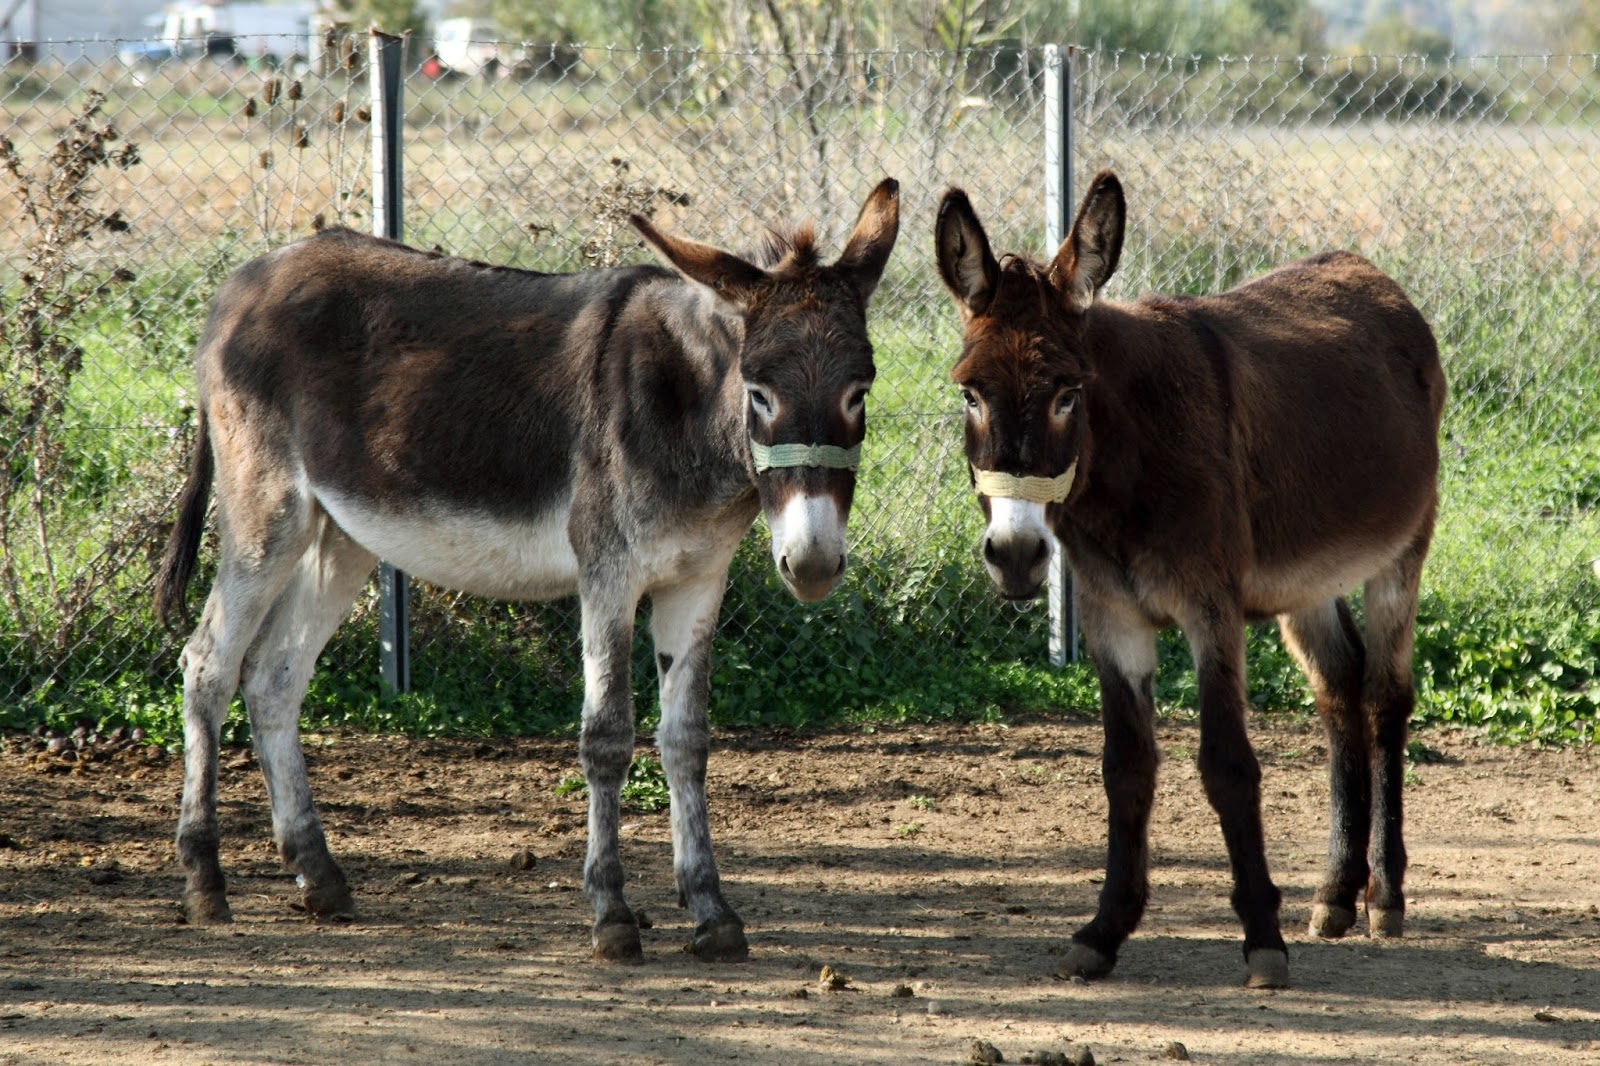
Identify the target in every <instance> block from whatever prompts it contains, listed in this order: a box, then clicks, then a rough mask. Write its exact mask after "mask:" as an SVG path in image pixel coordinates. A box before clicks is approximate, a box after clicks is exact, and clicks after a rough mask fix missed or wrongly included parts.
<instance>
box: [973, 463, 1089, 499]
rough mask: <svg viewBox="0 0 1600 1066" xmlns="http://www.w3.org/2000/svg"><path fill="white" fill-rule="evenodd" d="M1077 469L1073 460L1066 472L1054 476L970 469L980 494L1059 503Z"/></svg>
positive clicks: (1069, 489) (1063, 497) (1068, 490)
mask: <svg viewBox="0 0 1600 1066" xmlns="http://www.w3.org/2000/svg"><path fill="white" fill-rule="evenodd" d="M1077 471H1078V462H1077V460H1076V459H1074V460H1073V462H1072V465H1071V466H1069V467H1067V469H1066V472H1065V473H1063V474H1060V475H1058V476H1056V477H1018V476H1017V475H1015V474H1003V473H1001V472H1000V471H998V470H976V469H975V470H973V471H972V477H973V480H974V481H975V482H976V483H977V489H978V492H979V494H980V495H983V496H999V497H1001V498H1002V499H1008V500H1027V501H1028V502H1029V503H1061V502H1062V501H1064V500H1065V499H1066V498H1067V493H1069V492H1071V491H1072V475H1073V474H1075V473H1077Z"/></svg>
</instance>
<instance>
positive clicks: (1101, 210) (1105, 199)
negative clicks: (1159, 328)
mask: <svg viewBox="0 0 1600 1066" xmlns="http://www.w3.org/2000/svg"><path fill="white" fill-rule="evenodd" d="M1127 214H1128V207H1127V202H1126V201H1125V200H1124V199H1123V196H1122V182H1120V181H1118V180H1117V176H1116V175H1115V174H1113V173H1111V171H1109V170H1102V171H1101V172H1100V173H1098V174H1096V175H1095V177H1094V181H1092V182H1090V183H1089V194H1088V195H1087V196H1085V197H1084V198H1083V206H1082V207H1080V208H1078V218H1077V221H1075V222H1073V224H1072V232H1071V233H1069V234H1067V239H1066V240H1064V241H1062V242H1061V250H1060V251H1058V252H1056V258H1055V261H1054V262H1053V263H1051V264H1050V283H1051V284H1052V285H1054V286H1055V288H1056V290H1057V291H1058V292H1060V293H1061V294H1062V295H1063V296H1065V297H1066V300H1067V305H1068V306H1069V307H1071V308H1072V309H1073V310H1074V311H1077V312H1078V313H1080V314H1082V313H1083V312H1084V311H1087V310H1089V307H1090V305H1091V304H1093V303H1094V297H1095V293H1097V292H1099V291H1100V286H1102V285H1104V284H1105V283H1106V282H1108V281H1110V280H1111V275H1112V274H1114V273H1116V270H1117V260H1118V259H1120V258H1122V228H1123V225H1124V223H1125V222H1126V220H1127Z"/></svg>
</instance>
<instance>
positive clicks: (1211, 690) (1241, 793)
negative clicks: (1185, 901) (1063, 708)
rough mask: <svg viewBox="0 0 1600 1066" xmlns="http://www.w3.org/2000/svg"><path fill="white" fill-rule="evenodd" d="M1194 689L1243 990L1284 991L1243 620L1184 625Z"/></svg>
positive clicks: (1219, 612)
mask: <svg viewBox="0 0 1600 1066" xmlns="http://www.w3.org/2000/svg"><path fill="white" fill-rule="evenodd" d="M1185 633H1186V635H1187V636H1188V638H1189V646H1190V648H1191V649H1192V650H1193V653H1194V660H1195V671H1196V673H1197V675H1198V681H1199V690H1200V693H1199V695H1200V699H1199V703H1200V755H1199V759H1198V762H1199V766H1200V780H1201V782H1202V783H1203V784H1204V786H1205V790H1206V798H1207V799H1208V800H1210V801H1211V806H1212V809H1214V810H1215V811H1216V812H1217V817H1218V820H1219V821H1220V822H1221V824H1222V838H1223V840H1224V841H1225V842H1226V844H1227V846H1228V862H1229V864H1230V865H1231V866H1232V868H1233V895H1232V902H1233V910H1234V913H1235V914H1237V915H1238V916H1239V920H1240V922H1241V923H1242V924H1243V925H1244V957H1245V970H1246V975H1245V984H1246V985H1247V986H1249V987H1251V988H1283V987H1285V986H1286V985H1287V984H1288V983H1289V952H1288V947H1287V945H1285V944H1284V942H1283V932H1282V930H1281V929H1280V928H1279V926H1278V904H1279V901H1280V899H1281V896H1280V894H1279V892H1278V887H1277V886H1276V885H1274V884H1273V883H1272V876H1271V874H1269V873H1268V871H1267V853H1266V845H1265V842H1264V840H1263V834H1262V828H1261V764H1260V763H1259V762H1258V761H1257V760H1256V755H1255V752H1254V751H1253V750H1252V749H1251V747H1250V736H1249V734H1248V733H1247V732H1246V731H1245V722H1244V714H1245V698H1244V619H1243V618H1242V617H1240V614H1239V611H1238V608H1237V607H1234V606H1231V605H1229V606H1219V605H1216V604H1215V603H1213V604H1212V605H1211V609H1210V610H1208V611H1206V612H1205V613H1204V615H1203V616H1202V617H1201V618H1199V619H1196V620H1192V621H1191V622H1190V624H1189V625H1186V626H1185Z"/></svg>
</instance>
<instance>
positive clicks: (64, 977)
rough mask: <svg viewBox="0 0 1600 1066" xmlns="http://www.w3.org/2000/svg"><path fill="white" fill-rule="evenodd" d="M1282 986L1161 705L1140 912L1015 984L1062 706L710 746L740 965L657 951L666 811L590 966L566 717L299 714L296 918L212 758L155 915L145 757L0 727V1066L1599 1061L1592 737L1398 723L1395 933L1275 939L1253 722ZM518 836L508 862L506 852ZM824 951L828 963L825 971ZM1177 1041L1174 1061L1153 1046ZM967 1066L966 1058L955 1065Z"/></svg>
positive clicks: (1035, 924) (1036, 943)
mask: <svg viewBox="0 0 1600 1066" xmlns="http://www.w3.org/2000/svg"><path fill="white" fill-rule="evenodd" d="M1253 728H1254V729H1255V731H1256V738H1257V743H1258V750H1259V751H1260V754H1261V759H1262V763H1263V766H1264V769H1265V783H1264V796H1265V804H1266V808H1267V811H1266V821H1267V834H1268V850H1269V857H1270V859H1271V863H1272V869H1273V872H1274V875H1275V877H1276V878H1277V880H1278V883H1279V885H1280V886H1281V887H1282V888H1283V890H1284V900H1285V905H1284V919H1285V925H1286V930H1285V931H1286V933H1288V934H1289V938H1290V965H1291V976H1292V981H1293V988H1291V989H1289V990H1285V991H1278V992H1253V991H1248V990H1245V989H1243V988H1241V987H1239V981H1240V978H1241V977H1242V974H1243V960H1242V957H1241V953H1240V950H1239V930H1238V927H1237V925H1236V923H1235V921H1234V918H1233V915H1232V912H1231V911H1230V910H1229V907H1228V899H1227V897H1228V891H1229V883H1228V875H1227V863H1226V860H1225V858H1224V855H1223V851H1222V844H1221V837H1220V833H1219V831H1218V829H1217V827H1216V822H1215V819H1214V817H1213V816H1212V814H1211V811H1210V809H1209V807H1207V805H1206V803H1205V800H1204V797H1203V795H1202V793H1201V790H1200V786H1199V780H1198V777H1197V774H1196V772H1195V769H1194V765H1193V752H1194V751H1195V750H1196V741H1197V736H1196V733H1195V730H1194V729H1193V727H1192V726H1186V725H1166V726H1163V727H1162V729H1161V735H1162V750H1163V752H1164V755H1165V762H1164V764H1163V768H1162V783H1161V792H1160V797H1159V800H1158V806H1157V811H1156V815H1155V818H1154V822H1153V829H1152V845H1153V853H1154V868H1153V899H1152V904H1151V908H1150V912H1149V913H1148V914H1147V915H1146V918H1145V921H1144V925H1143V927H1142V928H1141V929H1140V931H1139V932H1138V933H1137V934H1136V936H1135V938H1134V939H1133V940H1131V941H1130V942H1129V944H1128V945H1127V947H1126V948H1125V949H1124V951H1123V954H1122V957H1121V961H1120V963H1119V965H1118V967H1117V970H1116V972H1115V973H1114V974H1113V976H1112V977H1110V978H1109V979H1107V980H1105V981H1101V982H1096V983H1090V984H1085V983H1081V982H1068V981H1062V980H1058V979H1056V978H1055V977H1053V976H1052V971H1053V969H1054V966H1055V963H1056V961H1057V953H1058V952H1059V951H1060V949H1061V946H1062V944H1063V943H1064V942H1065V940H1066V939H1067V938H1068V936H1069V935H1070V934H1071V932H1072V930H1073V929H1074V928H1076V927H1077V925H1078V924H1079V923H1080V922H1082V921H1083V920H1084V919H1085V918H1086V917H1087V916H1088V915H1089V913H1090V912H1091V911H1092V908H1093V905H1094V901H1095V897H1096V893H1097V892H1098V882H1099V878H1100V875H1101V862H1102V857H1103V851H1102V849H1103V818H1104V797H1103V793H1102V792H1101V789H1100V784H1099V768H1098V767H1099V754H1098V752H1099V727H1098V725H1097V724H1095V723H1092V722H1089V721H1085V720H1066V721H1053V720H1051V721H1045V720H1032V721H1029V722H1026V723H1022V724H1015V725H1011V726H993V725H987V726H943V727H917V728H904V729H893V730H879V731H876V732H871V733H861V732H851V733H830V734H821V735H809V736H800V737H794V736H773V735H765V734H740V735H733V736H723V737H719V738H718V739H717V741H716V750H715V751H714V752H713V755H712V763H711V797H712V817H713V825H714V830H715V833H716V837H717V841H718V845H719V856H720V858H721V862H722V869H723V875H724V879H725V885H726V888H727V890H728V894H729V898H730V900H731V901H732V902H733V904H734V906H735V907H737V908H738V909H739V910H740V911H741V912H742V914H743V916H744V918H745V920H746V922H747V923H748V925H749V933H750V939H751V947H752V956H751V959H750V961H749V962H747V963H743V964H721V965H707V964H703V963H700V962H698V961H696V960H695V959H694V958H693V957H692V956H689V955H686V954H684V953H683V952H682V951H681V950H680V947H681V945H682V943H683V942H684V941H685V939H686V938H687V934H688V931H689V922H688V920H687V917H686V915H685V914H684V913H683V912H681V911H679V910H677V909H676V907H675V905H674V904H675V896H676V894H675V892H674V890H673V888H672V873H671V855H670V846H669V833H668V821H667V815H666V814H664V813H658V814H636V815H629V816H628V817H627V818H626V819H625V823H624V829H625V832H624V859H625V862H626V863H627V864H628V868H629V878H630V882H631V889H630V892H631V895H630V898H631V900H632V901H633V903H634V905H635V906H637V907H641V908H643V909H644V910H645V911H646V912H647V913H648V915H649V917H650V919H651V921H652V922H653V926H652V928H650V929H647V930H646V931H645V950H646V955H647V961H646V963H645V964H644V965H643V966H639V967H632V968H626V967H613V966H606V965H602V964H599V963H595V962H593V961H591V960H590V958H589V951H588V921H589V911H588V907H587V904H586V901H585V900H584V898H583V895H582V893H581V892H580V891H579V890H578V889H579V881H580V865H581V862H582V857H583V824H584V808H583V798H582V796H565V797H562V796H557V795H556V794H555V792H554V788H555V786H556V784H557V783H558V782H559V781H560V780H561V779H562V778H564V777H566V776H568V775H570V774H571V773H573V771H574V768H575V765H576V751H575V745H574V744H573V743H572V742H570V741H565V742H564V741H548V740H522V739H504V740H501V739H496V740H489V741H451V742H441V741H407V740H401V739H395V738H374V737H356V736H322V737H310V738H308V750H309V758H310V763H311V772H312V781H313V786H314V788H315V791H316V795H317V796H318V798H319V800H320V804H321V809H322V812H323V816H324V820H325V822H326V824H327V828H328V835H329V837H330V840H331V842H332V844H333V846H334V849H335V851H336V853H337V854H339V855H340V856H341V858H342V859H343V860H344V862H345V864H346V868H347V870H348V871H349V872H350V874H351V876H352V880H353V881H354V882H355V884H356V886H357V893H358V896H357V899H358V904H359V907H360V917H359V919H358V920H357V921H355V922H352V923H342V924H334V923H314V922H310V921H308V920H306V919H305V918H304V917H303V916H301V915H298V914H297V913H295V911H294V910H293V909H292V908H291V903H292V901H293V900H294V899H295V891H294V884H293V881H292V880H290V879H289V878H288V877H286V876H285V875H284V874H283V873H282V872H281V870H280V867H279V865H278V862H277V860H276V858H275V856H274V854H273V851H272V847H271V844H270V842H269V823H268V817H267V809H266V804H265V795H264V788H263V787H262V783H261V779H260V776H259V773H258V772H257V770H256V767H255V764H254V761H253V759H252V758H251V757H250V756H249V754H248V753H246V752H244V751H242V750H237V751H230V752H228V753H226V755H225V759H224V768H223V771H222V788H221V795H222V812H221V813H222V818H223V863H224V866H225V867H226V868H227V870H228V873H229V876H230V889H231V898H232V903H233V911H234V915H235V918H236V921H235V923H234V924H233V925H232V926H231V927H225V928H222V929H220V930H213V929H205V930H201V929H190V928H188V927H186V926H184V925H182V924H180V922H179V920H178V909H177V906H176V902H175V900H176V897H177V894H178V890H179V887H180V881H181V879H180V875H179V871H178V869H177V866H176V863H175V860H174V858H173V855H172V846H171V843H170V841H171V836H172V832H173V827H174V824H175V820H176V816H177V815H176V803H177V796H178V789H179V781H180V766H179V760H178V759H176V758H172V757H170V756H168V757H161V756H159V755H155V756H152V755H151V754H150V752H151V749H147V748H141V747H128V748H126V749H125V750H122V751H120V752H117V753H115V754H114V755H112V756H110V757H101V758H95V759H92V760H89V761H85V760H81V759H80V760H79V761H77V762H76V763H66V762H63V761H62V759H61V757H60V756H59V755H50V754H48V753H45V752H39V751H36V750H35V742H34V741H33V739H32V738H20V737H16V738H10V739H8V740H0V1064H7V1066H11V1064H20V1063H36V1062H38V1063H42V1062H50V1063H86V1064H109V1063H146V1062H152V1063H172V1064H189V1063H219V1064H220V1063H251V1064H256V1063H272V1064H280V1063H306V1064H318V1066H321V1064H327V1063H335V1062H343V1063H352V1064H358V1063H425V1064H428V1066H456V1064H465V1063H488V1064H494V1066H506V1064H509V1063H514V1062H515V1063H522V1062H529V1063H544V1062H552V1063H553V1062H560V1063H577V1064H589V1063H593V1064H602V1063H628V1064H635V1063H640V1064H644V1063H650V1064H654V1063H673V1064H676V1063H721V1062H757V1063H785V1064H789V1063H795V1064H817V1066H822V1064H828V1066H835V1064H841V1063H950V1064H959V1063H964V1062H967V1061H970V1059H971V1056H972V1054H973V1046H974V1041H983V1042H985V1043H987V1044H990V1045H993V1047H994V1049H996V1050H997V1051H998V1052H999V1053H1000V1054H1001V1055H1003V1057H1004V1061H1005V1062H1007V1063H1017V1062H1021V1061H1023V1057H1024V1056H1025V1055H1029V1056H1033V1055H1034V1054H1035V1053H1036V1052H1040V1051H1050V1052H1056V1053H1059V1054H1064V1055H1066V1056H1067V1060H1066V1061H1072V1060H1073V1059H1072V1057H1073V1056H1078V1055H1081V1054H1082V1052H1083V1050H1084V1049H1088V1050H1089V1051H1090V1052H1092V1054H1093V1056H1094V1060H1095V1061H1097V1062H1101V1063H1105V1062H1142V1061H1148V1060H1152V1059H1154V1060H1162V1059H1171V1058H1181V1057H1182V1054H1183V1053H1184V1052H1186V1054H1187V1056H1188V1058H1189V1059H1190V1060H1192V1061H1195V1062H1213V1063H1325V1062H1352V1063H1376V1062H1407V1063H1436V1064H1445V1063H1449V1064H1460V1063H1513V1062H1516V1063H1521V1062H1537V1063H1541V1064H1545V1063H1578V1062H1597V1061H1600V913H1597V911H1600V832H1597V827H1600V773H1597V770H1600V753H1597V752H1594V751H1559V752H1558V751H1537V750H1526V749H1524V750H1514V749H1504V748H1497V747H1489V746H1481V745H1479V744H1477V743H1475V742H1473V741H1472V740H1471V739H1470V738H1467V737H1464V736H1461V735H1459V734H1450V733H1426V734H1422V735H1421V736H1420V739H1421V740H1422V742H1423V743H1424V744H1425V745H1426V747H1427V749H1428V750H1427V751H1426V752H1425V753H1424V755H1425V758H1424V759H1423V760H1421V761H1420V762H1419V764H1418V765H1417V766H1416V767H1415V770H1414V773H1413V778H1414V780H1413V783H1412V785H1411V787H1410V789H1409V791H1408V795H1407V814H1408V824H1407V840H1408V844H1409V849H1410V854H1411V872H1410V876H1409V880H1408V885H1407V887H1408V889H1409V896H1410V902H1409V914H1408V928H1407V936H1406V938H1405V939H1403V940H1400V941H1393V942H1375V941H1371V940H1368V939H1367V938H1365V937H1364V936H1352V937H1350V938H1347V939H1346V940H1344V941H1339V942H1320V941H1316V940H1314V939H1312V938H1309V937H1308V936H1306V934H1305V932H1304V926H1305V921H1306V917H1307V913H1308V911H1309V906H1310V898H1311V891H1312V888H1313V886H1314V884H1315V882H1316V880H1317V878H1318V876H1319V874H1320V870H1321V867H1322V856H1323V853H1324V850H1325V846H1326V845H1325V837H1324V833H1325V830H1324V825H1325V818H1326V794H1327V787H1326V779H1325V769H1324V757H1325V751H1324V748H1323V744H1322V739H1321V736H1320V733H1319V732H1318V731H1317V730H1316V728H1315V726H1314V725H1312V724H1308V723H1289V724H1282V723H1278V724H1268V723H1264V722H1262V721H1261V720H1259V719H1258V720H1256V721H1255V722H1254V723H1253ZM523 849H526V850H529V851H531V852H532V853H533V854H534V856H535V857H536V861H535V863H534V865H533V867H532V868H531V869H526V870H519V869H515V868H514V867H513V863H512V861H511V860H512V857H513V855H514V853H516V852H518V851H519V850H523ZM823 966H830V967H832V968H833V970H834V971H836V972H838V973H839V974H840V975H842V977H843V978H845V979H847V983H845V984H844V985H843V987H842V988H840V989H838V990H835V991H827V990H824V989H823V988H822V987H821V985H820V984H819V976H820V972H821V969H822V967H823ZM1174 1042H1177V1043H1180V1044H1182V1045H1183V1049H1182V1051H1180V1049H1179V1048H1177V1047H1173V1046H1172V1045H1173V1044H1174ZM991 1061H993V1060H992V1059H991Z"/></svg>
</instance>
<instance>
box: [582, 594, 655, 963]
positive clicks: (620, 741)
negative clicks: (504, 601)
mask: <svg viewBox="0 0 1600 1066" xmlns="http://www.w3.org/2000/svg"><path fill="white" fill-rule="evenodd" d="M626 580H627V579H626V578H625V577H624V576H623V575H622V574H621V573H620V572H619V573H617V574H615V575H613V576H611V577H602V576H596V577H591V578H589V579H588V580H585V581H584V582H582V583H581V585H580V589H579V596H580V603H581V606H582V610H583V729H582V732H581V733H580V734H579V737H578V760H579V762H580V763H581V764H582V766H583V776H584V779H585V780H586V781H587V782H588V785H589V848H588V854H587V856H586V857H585V859H584V863H583V888H584V891H585V892H586V893H588V896H589V901H590V902H591V903H593V904H594V957H595V958H597V959H604V960H606V961H608V962H627V963H637V962H642V961H644V948H643V946H642V945H641V944H640V941H639V920H638V918H636V917H635V916H634V913H633V911H632V910H631V909H629V907H628V903H627V901H626V900H625V899H623V895H622V881H623V874H622V856H621V845H620V842H619V840H618V827H619V823H620V821H621V818H622V782H623V780H624V779H625V778H626V777H627V776H628V765H629V763H631V762H632V761H633V700H632V683H631V677H630V664H629V657H630V654H631V652H632V650H633V615H634V611H635V610H636V609H637V607H638V602H639V601H638V596H637V594H635V593H633V592H632V591H630V590H627V589H626V586H625V582H626Z"/></svg>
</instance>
